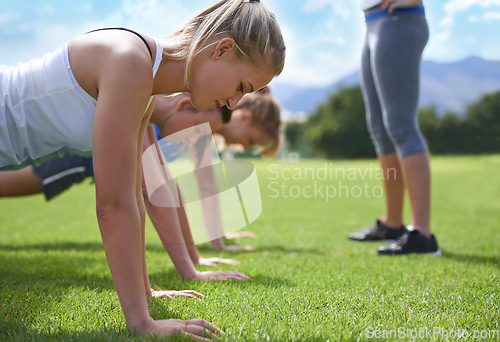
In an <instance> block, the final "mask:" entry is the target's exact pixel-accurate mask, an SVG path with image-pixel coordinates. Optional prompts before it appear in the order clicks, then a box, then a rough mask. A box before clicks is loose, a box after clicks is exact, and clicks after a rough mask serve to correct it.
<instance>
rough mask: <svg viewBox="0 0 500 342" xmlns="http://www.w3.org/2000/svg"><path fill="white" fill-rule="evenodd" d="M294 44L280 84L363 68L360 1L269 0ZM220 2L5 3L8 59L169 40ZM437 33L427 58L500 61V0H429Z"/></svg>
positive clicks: (320, 80)
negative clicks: (107, 39)
mask: <svg viewBox="0 0 500 342" xmlns="http://www.w3.org/2000/svg"><path fill="white" fill-rule="evenodd" d="M262 2H263V3H264V4H265V5H266V6H267V7H268V8H269V9H270V10H272V11H273V12H274V13H275V14H276V17H277V18H278V21H279V22H280V25H281V28H282V31H283V35H284V37H285V40H286V43H287V49H288V51H287V61H286V66H285V70H284V72H283V74H282V75H281V76H280V77H279V78H277V79H276V80H275V81H274V82H279V83H287V84H293V85H298V86H301V85H302V86H312V85H318V86H322V85H326V84H330V83H333V82H335V81H337V80H339V79H340V78H342V77H344V76H346V75H348V74H350V73H352V72H353V71H355V70H357V69H358V65H359V55H360V50H361V45H362V40H363V34H364V22H363V15H362V12H361V11H360V9H359V5H358V1H357V0H262ZM212 3H213V1H212V0H78V1H74V0H73V1H68V0H17V1H12V0H0V5H1V6H0V8H2V10H1V12H0V64H5V65H16V64H17V63H18V62H26V61H28V60H30V59H34V58H38V57H41V56H42V55H43V54H44V53H46V52H48V51H51V50H53V49H54V48H56V47H57V46H59V45H61V44H63V43H65V42H66V41H68V40H69V39H71V38H72V37H75V36H77V35H80V34H82V33H84V32H86V31H89V30H91V29H95V28H99V27H108V26H124V27H129V28H133V29H136V30H139V31H141V32H144V33H146V34H149V35H151V36H153V37H157V38H160V37H163V36H165V35H168V34H170V33H172V32H173V31H174V30H176V29H177V28H179V27H180V26H181V25H182V24H183V23H184V22H185V21H186V20H187V19H188V18H190V17H191V16H193V15H196V14H198V13H199V12H200V11H202V10H203V9H204V8H206V7H208V6H209V5H210V4H212ZM424 4H425V6H426V11H427V19H428V22H429V26H430V32H431V37H430V41H429V44H428V45H427V48H426V50H425V52H424V58H425V59H427V60H434V61H457V60H460V59H463V58H465V57H468V56H472V55H474V56H480V57H483V58H486V59H493V60H500V38H499V37H500V0H424Z"/></svg>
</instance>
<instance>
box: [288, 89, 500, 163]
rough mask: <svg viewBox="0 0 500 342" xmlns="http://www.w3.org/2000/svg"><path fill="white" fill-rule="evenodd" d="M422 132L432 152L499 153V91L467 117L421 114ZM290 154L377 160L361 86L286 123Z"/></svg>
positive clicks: (474, 106) (431, 111)
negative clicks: (302, 119)
mask: <svg viewBox="0 0 500 342" xmlns="http://www.w3.org/2000/svg"><path fill="white" fill-rule="evenodd" d="M419 122H420V129H421V131H422V133H423V135H424V136H425V138H426V140H427V144H428V147H429V150H430V153H431V154H435V155H443V154H457V155H458V154H488V153H500V91H498V92H494V93H490V94H487V95H485V96H483V97H482V98H480V99H479V100H478V101H476V102H475V103H473V104H471V105H470V106H469V107H468V108H467V111H466V114H465V116H463V117H459V116H457V115H455V114H453V113H450V112H448V113H446V114H444V115H439V114H438V113H437V111H436V109H435V108H434V107H424V108H420V110H419ZM285 138H286V141H287V144H288V150H290V151H295V152H298V153H299V154H300V155H301V156H303V157H316V156H321V157H326V158H330V159H338V158H373V157H375V150H374V148H373V144H372V142H371V140H370V136H369V134H368V130H367V128H366V118H365V106H364V102H363V95H362V92H361V88H360V87H359V86H357V87H352V88H342V89H340V90H339V91H337V92H336V93H334V94H331V95H330V96H329V97H328V99H327V100H326V102H325V103H323V104H322V105H320V106H319V107H318V108H317V109H316V111H315V112H313V113H312V114H311V115H310V116H309V117H308V118H307V120H306V121H304V122H298V121H291V122H288V123H287V124H286V127H285Z"/></svg>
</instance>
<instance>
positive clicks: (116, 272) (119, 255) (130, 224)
mask: <svg viewBox="0 0 500 342" xmlns="http://www.w3.org/2000/svg"><path fill="white" fill-rule="evenodd" d="M97 218H98V222H99V229H100V231H101V236H102V241H103V244H104V250H105V252H106V259H107V261H108V266H109V270H110V272H111V277H112V279H113V283H114V285H115V288H116V291H117V293H118V298H119V299H120V303H121V306H122V310H123V313H124V315H125V320H126V322H127V326H128V328H129V329H130V330H131V331H139V332H140V331H144V329H145V328H146V326H147V325H148V324H149V320H150V318H149V312H148V307H147V301H146V295H145V287H144V281H143V264H142V252H141V231H140V214H139V212H138V209H137V206H136V205H133V204H132V205H128V206H114V207H99V206H98V208H97Z"/></svg>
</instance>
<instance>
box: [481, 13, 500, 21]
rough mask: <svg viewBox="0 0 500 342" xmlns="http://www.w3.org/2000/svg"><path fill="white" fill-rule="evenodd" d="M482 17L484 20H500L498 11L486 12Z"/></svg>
mask: <svg viewBox="0 0 500 342" xmlns="http://www.w3.org/2000/svg"><path fill="white" fill-rule="evenodd" d="M483 17H484V19H485V20H486V21H500V12H486V13H484V14H483Z"/></svg>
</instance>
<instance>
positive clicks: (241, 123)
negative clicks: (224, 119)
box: [217, 109, 269, 150]
mask: <svg viewBox="0 0 500 342" xmlns="http://www.w3.org/2000/svg"><path fill="white" fill-rule="evenodd" d="M251 118H252V113H251V112H250V111H249V110H248V109H237V110H235V111H233V115H232V117H231V121H229V123H227V124H225V125H224V126H222V128H221V129H220V130H219V131H218V132H217V133H220V134H221V135H222V136H223V137H224V139H225V141H226V144H227V145H231V144H238V145H242V146H243V147H244V148H245V150H248V149H250V148H251V147H253V146H255V145H259V146H265V145H267V143H268V142H269V135H268V134H267V133H265V132H264V131H263V130H262V129H261V128H260V127H259V126H257V125H256V124H254V123H253V122H252V119H251Z"/></svg>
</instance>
